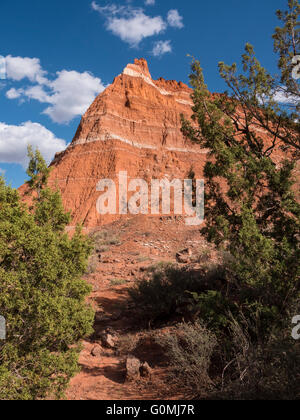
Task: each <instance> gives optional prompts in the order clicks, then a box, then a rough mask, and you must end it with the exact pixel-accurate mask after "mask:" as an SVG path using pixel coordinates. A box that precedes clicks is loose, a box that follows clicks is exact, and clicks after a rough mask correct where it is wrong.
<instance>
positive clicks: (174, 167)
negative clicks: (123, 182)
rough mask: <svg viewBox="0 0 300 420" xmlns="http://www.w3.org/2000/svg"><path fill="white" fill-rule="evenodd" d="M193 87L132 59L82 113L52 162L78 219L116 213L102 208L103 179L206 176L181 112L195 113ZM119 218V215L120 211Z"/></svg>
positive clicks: (91, 221) (96, 221)
mask: <svg viewBox="0 0 300 420" xmlns="http://www.w3.org/2000/svg"><path fill="white" fill-rule="evenodd" d="M191 92H192V91H191V89H190V88H189V87H188V86H186V85H184V84H183V83H181V82H179V83H178V82H176V81H167V80H164V79H162V78H161V79H159V80H153V79H152V77H151V74H150V72H149V69H148V64H147V61H146V60H144V59H140V60H135V62H134V64H128V65H127V66H126V68H125V69H124V71H123V72H122V73H121V74H120V75H119V76H117V77H116V78H115V80H114V82H113V83H112V84H111V85H110V86H108V87H107V89H106V90H105V91H104V92H103V93H101V94H100V95H99V96H98V97H97V98H96V99H95V101H94V102H93V104H92V105H91V106H90V108H89V109H88V110H87V112H86V113H85V115H84V116H83V117H82V120H81V122H80V125H79V127H78V129H77V132H76V134H75V137H74V139H73V141H72V143H71V144H70V146H69V147H68V148H67V150H66V151H64V152H63V153H60V154H58V155H56V157H55V159H54V161H53V162H52V167H53V171H52V174H51V183H52V184H53V185H58V186H59V188H60V190H61V192H62V196H63V201H64V204H65V206H66V208H67V209H68V210H71V212H72V216H73V220H74V222H79V221H83V222H84V223H85V225H86V226H89V227H93V226H98V225H101V224H103V223H109V222H111V221H112V219H114V218H115V217H112V216H107V217H106V216H100V215H99V214H97V211H96V202H97V199H98V197H99V193H98V192H97V191H96V185H97V183H98V181H99V180H101V179H107V178H110V179H116V178H117V175H118V173H119V172H120V171H127V172H128V175H129V177H133V178H142V179H145V180H147V181H149V182H150V180H151V179H152V178H156V179H162V178H164V177H169V178H170V179H173V178H175V177H176V178H180V179H184V178H186V177H187V175H188V173H189V171H190V169H191V168H193V170H194V172H195V173H196V175H197V176H202V169H203V166H204V163H205V161H206V151H205V150H201V149H200V147H199V146H198V145H194V144H191V143H190V142H187V141H186V139H184V137H183V136H182V133H181V120H180V114H184V115H185V116H186V117H187V118H189V117H190V116H191V114H192V111H191V106H192V101H191V97H190V95H191ZM116 217H118V216H116Z"/></svg>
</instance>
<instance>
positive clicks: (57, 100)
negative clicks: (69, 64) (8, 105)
mask: <svg viewBox="0 0 300 420" xmlns="http://www.w3.org/2000/svg"><path fill="white" fill-rule="evenodd" d="M6 59H7V78H8V79H11V80H13V81H20V80H22V79H29V81H30V82H32V83H33V85H29V86H26V87H24V88H20V89H16V88H11V89H9V90H8V91H7V92H6V97H7V98H8V99H11V100H13V99H19V100H21V101H24V99H31V100H37V101H39V102H41V103H45V104H47V105H49V106H48V107H47V108H46V109H45V110H44V111H43V113H44V114H46V115H48V116H49V117H50V118H51V119H52V121H53V122H56V123H60V124H62V123H68V122H70V121H71V120H72V119H73V118H75V117H77V116H80V115H82V114H83V113H84V112H85V111H86V110H87V108H88V107H89V106H90V104H91V103H92V102H93V100H94V99H95V97H96V96H97V95H98V94H99V93H101V92H102V91H103V90H104V89H105V86H104V85H103V84H102V82H101V80H100V79H99V78H97V77H94V76H93V75H92V74H90V73H88V72H84V73H79V72H77V71H67V70H62V71H59V72H57V73H56V78H55V79H54V80H53V79H52V80H51V79H49V78H47V77H45V76H46V75H47V72H46V71H45V70H43V69H42V67H41V65H40V60H39V59H37V58H32V59H31V58H22V57H11V56H8V57H7V58H6Z"/></svg>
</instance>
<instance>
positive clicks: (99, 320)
mask: <svg viewBox="0 0 300 420" xmlns="http://www.w3.org/2000/svg"><path fill="white" fill-rule="evenodd" d="M104 229H105V230H107V231H108V232H109V234H110V235H111V236H115V237H116V236H117V237H118V238H119V244H116V245H113V246H110V247H109V249H107V250H105V252H102V253H101V258H100V261H101V262H99V265H98V266H97V270H96V272H95V273H94V274H90V275H89V276H87V281H88V282H89V283H90V284H91V285H92V287H93V292H92V295H91V297H90V299H91V302H92V304H93V305H94V307H95V309H96V312H97V314H96V321H95V335H94V336H93V337H92V338H91V339H90V340H88V341H85V342H84V343H83V351H82V352H81V355H80V365H81V372H80V373H79V374H78V375H77V376H76V377H75V378H73V379H72V381H71V383H70V386H69V389H68V392H67V398H68V399H69V400H113V401H117V400H129V399H130V400H149V399H150V400H153V399H154V400H155V399H156V400H160V399H169V400H172V399H174V400H175V399H180V397H181V396H180V395H178V393H177V392H176V391H174V389H173V390H172V389H171V387H169V386H168V385H167V384H166V382H167V381H166V375H167V367H166V364H164V363H163V358H162V357H161V354H159V351H158V349H157V348H155V346H153V343H149V344H148V346H147V345H146V346H145V345H144V346H143V348H141V349H140V360H141V361H142V362H145V361H147V362H148V363H149V364H150V366H151V368H153V375H152V378H151V379H141V380H139V381H137V382H135V383H126V382H125V376H126V370H125V360H126V356H125V357H124V355H123V356H120V355H118V354H117V353H116V352H115V351H114V350H106V349H103V352H102V355H101V356H100V357H94V356H92V354H91V351H92V349H93V348H94V346H95V344H96V343H99V339H97V337H98V336H99V333H101V332H102V331H104V330H106V329H107V328H108V327H110V328H112V329H113V330H115V331H116V332H117V333H118V334H119V335H121V336H124V335H126V334H128V333H131V334H137V335H139V334H143V331H142V328H141V329H140V331H139V328H140V326H138V325H137V321H136V319H135V317H134V311H133V310H132V307H131V306H130V301H129V298H128V288H129V287H132V286H133V285H134V283H135V282H136V281H137V280H138V279H139V278H141V277H142V276H143V273H144V271H145V270H146V269H147V267H149V266H151V265H153V264H155V263H158V262H161V261H168V262H169V261H170V262H175V261H176V253H177V252H178V251H179V250H181V249H183V248H184V247H185V246H189V247H192V248H193V247H194V248H195V249H196V248H197V249H199V247H200V248H201V246H204V241H203V239H201V235H200V233H199V229H195V228H187V227H186V226H185V224H184V223H183V221H182V220H180V219H179V220H174V219H172V218H164V219H160V218H143V217H135V218H129V219H128V220H123V221H122V222H117V223H114V224H112V225H110V226H107V227H105V228H104ZM162 238H163V239H162ZM142 359H144V360H142Z"/></svg>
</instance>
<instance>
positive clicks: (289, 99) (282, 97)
mask: <svg viewBox="0 0 300 420" xmlns="http://www.w3.org/2000/svg"><path fill="white" fill-rule="evenodd" d="M273 99H274V100H275V101H276V102H278V103H279V104H284V105H297V104H298V102H299V97H297V96H296V95H291V94H290V93H288V92H287V91H286V88H284V87H283V88H281V89H278V90H277V91H276V92H275V94H274V98H273Z"/></svg>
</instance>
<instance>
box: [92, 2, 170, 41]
mask: <svg viewBox="0 0 300 420" xmlns="http://www.w3.org/2000/svg"><path fill="white" fill-rule="evenodd" d="M92 9H93V10H95V11H97V12H99V13H100V14H101V15H103V16H104V18H105V20H106V28H107V29H108V30H109V31H111V32H112V33H113V34H114V35H116V36H118V37H119V38H121V39H122V41H124V42H127V43H128V44H129V45H130V46H131V47H137V46H138V45H139V44H140V42H141V41H142V40H143V39H144V38H148V37H151V36H154V35H158V34H161V33H162V32H164V31H165V30H166V28H167V24H166V22H165V21H164V20H163V18H162V17H161V16H155V17H151V16H148V15H146V14H145V13H144V11H143V9H141V8H135V7H132V6H130V5H127V6H118V5H116V4H110V5H108V6H103V7H101V6H99V5H98V4H97V3H96V2H95V1H93V3H92Z"/></svg>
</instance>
